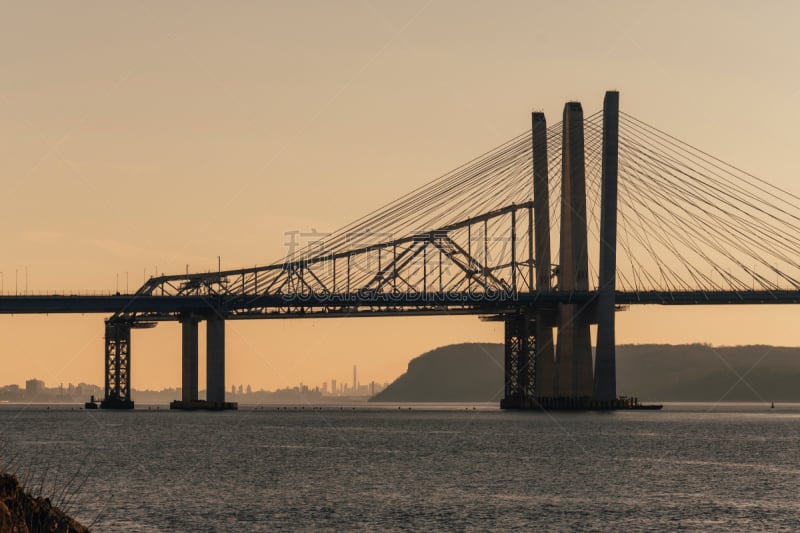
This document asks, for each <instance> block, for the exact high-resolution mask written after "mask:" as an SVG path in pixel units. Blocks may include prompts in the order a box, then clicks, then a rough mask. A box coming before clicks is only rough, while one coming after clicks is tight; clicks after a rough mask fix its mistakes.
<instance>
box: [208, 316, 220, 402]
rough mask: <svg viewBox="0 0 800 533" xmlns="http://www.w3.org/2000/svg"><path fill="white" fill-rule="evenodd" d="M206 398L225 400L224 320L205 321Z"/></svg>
mask: <svg viewBox="0 0 800 533" xmlns="http://www.w3.org/2000/svg"><path fill="white" fill-rule="evenodd" d="M206 400H207V401H209V402H219V403H222V402H224V401H225V320H224V319H222V318H219V317H214V318H209V319H208V322H206Z"/></svg>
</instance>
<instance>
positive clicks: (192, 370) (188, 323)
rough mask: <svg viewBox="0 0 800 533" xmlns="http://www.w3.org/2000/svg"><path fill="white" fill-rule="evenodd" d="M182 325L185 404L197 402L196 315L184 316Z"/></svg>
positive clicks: (183, 392)
mask: <svg viewBox="0 0 800 533" xmlns="http://www.w3.org/2000/svg"><path fill="white" fill-rule="evenodd" d="M180 323H181V369H182V370H181V377H182V379H181V386H182V387H183V391H182V394H181V399H182V400H183V401H184V402H196V401H197V361H198V357H197V346H198V343H197V330H198V328H197V325H198V323H199V320H198V318H197V317H196V316H194V315H191V314H189V315H183V316H181V318H180Z"/></svg>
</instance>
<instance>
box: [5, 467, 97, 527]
mask: <svg viewBox="0 0 800 533" xmlns="http://www.w3.org/2000/svg"><path fill="white" fill-rule="evenodd" d="M45 531H46V532H57V533H88V532H89V530H88V529H87V528H86V527H84V526H82V525H81V524H79V523H78V522H76V521H75V520H73V519H72V518H70V517H69V516H67V515H66V514H65V513H64V512H63V511H62V510H61V509H59V508H58V507H55V506H54V505H52V504H51V503H50V500H49V499H48V498H42V497H38V498H34V497H33V496H32V495H31V494H29V493H27V492H25V491H24V490H23V489H22V487H20V485H19V481H18V480H17V478H16V476H13V475H10V474H0V533H39V532H45Z"/></svg>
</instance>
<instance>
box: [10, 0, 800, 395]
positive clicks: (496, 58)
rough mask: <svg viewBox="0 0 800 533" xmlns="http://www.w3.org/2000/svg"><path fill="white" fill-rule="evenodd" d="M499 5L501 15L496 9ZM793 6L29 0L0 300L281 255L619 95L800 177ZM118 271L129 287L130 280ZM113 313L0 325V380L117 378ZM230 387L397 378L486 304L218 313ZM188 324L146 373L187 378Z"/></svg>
mask: <svg viewBox="0 0 800 533" xmlns="http://www.w3.org/2000/svg"><path fill="white" fill-rule="evenodd" d="M498 6H499V7H498ZM798 20H800V7H798V6H797V4H796V3H794V2H788V1H787V2H770V3H768V4H766V3H759V2H727V1H726V2H702V3H698V2H660V3H659V2H646V3H645V2H603V3H594V2H561V3H558V4H557V5H556V3H553V2H529V1H525V2H522V1H520V2H503V3H501V4H497V3H491V2H461V1H453V2H445V1H440V2H437V1H432V2H428V1H424V2H364V1H358V2H356V1H354V2H261V3H252V2H226V3H225V5H224V6H223V5H222V4H220V3H212V2H171V3H169V4H168V5H164V4H163V3H160V2H144V3H138V2H137V3H130V4H120V3H114V4H111V3H106V2H83V3H61V2H24V3H23V2H19V3H16V4H13V5H11V4H4V5H3V6H2V7H0V71H2V73H3V75H2V76H0V121H2V124H3V127H2V128H0V172H1V174H0V175H2V189H1V190H2V198H3V208H2V210H0V232H2V253H0V272H1V273H2V275H1V276H0V278H1V279H2V285H3V290H4V291H5V292H13V291H14V288H15V279H16V286H17V290H23V289H24V280H25V270H26V269H27V272H28V287H27V288H28V290H29V291H45V290H47V291H77V290H81V291H84V290H90V291H92V290H96V291H101V290H102V291H114V290H117V289H118V288H119V289H120V290H123V291H124V289H125V284H126V279H127V283H128V286H129V288H130V289H131V290H134V289H135V288H136V287H138V285H139V284H140V283H141V282H142V279H143V278H144V277H145V276H148V277H149V276H150V275H152V274H153V273H154V272H155V271H156V269H158V272H165V273H175V272H183V271H184V270H185V268H186V265H187V264H188V265H189V268H190V269H191V270H207V269H211V268H216V263H217V256H221V257H222V265H223V268H235V267H239V266H252V265H256V264H264V263H268V262H272V261H274V260H276V259H277V258H279V257H281V256H283V255H284V254H285V253H286V247H285V245H284V243H285V241H286V236H285V233H286V232H289V231H294V230H299V231H304V232H308V231H311V229H312V228H315V229H317V230H319V231H331V230H334V229H336V228H338V227H340V226H342V225H343V224H345V223H347V222H349V221H350V220H352V219H354V218H356V217H357V216H359V215H361V214H363V213H364V212H366V211H367V210H371V209H372V208H374V207H376V206H378V205H381V204H384V203H386V202H388V201H390V200H392V199H394V198H395V197H397V196H398V195H400V194H402V193H404V192H406V191H408V190H409V189H411V188H414V187H415V186H418V185H420V184H422V183H425V182H427V181H429V180H430V179H432V178H434V177H436V176H438V175H441V174H442V173H444V172H446V171H448V170H450V169H451V168H453V167H455V166H458V165H459V164H461V163H462V162H464V161H466V160H468V159H471V158H472V157H474V156H475V155H477V154H479V153H482V152H484V151H485V150H486V149H488V148H491V147H493V146H495V145H497V144H499V143H500V142H503V141H505V140H506V139H508V138H510V137H512V136H514V135H516V134H518V133H520V132H521V131H523V130H525V129H527V128H528V127H529V120H530V115H529V112H530V111H531V110H532V109H541V110H544V111H545V112H546V113H547V115H548V118H549V120H550V122H551V123H555V122H557V121H558V120H559V118H560V114H561V108H562V106H563V103H564V102H565V101H567V100H580V101H582V102H583V105H584V109H585V110H586V111H587V112H592V111H594V110H597V109H599V108H600V106H601V103H602V97H603V92H604V91H605V90H607V89H618V90H620V91H621V102H622V109H624V110H625V111H627V112H629V113H631V114H633V115H634V116H637V117H639V118H642V119H644V120H646V121H647V122H649V123H650V124H653V125H656V126H658V127H659V128H661V129H664V130H666V131H668V132H670V133H672V134H673V135H675V136H677V137H678V138H681V139H683V140H686V141H688V142H690V143H692V144H694V145H696V146H699V147H701V148H703V149H704V150H706V151H708V152H710V153H712V154H714V155H716V156H718V157H720V158H721V159H723V160H726V161H729V162H731V163H733V164H735V165H737V166H739V167H741V168H744V169H746V170H748V171H750V172H752V173H754V174H756V175H758V176H760V177H762V178H764V179H767V180H768V181H770V182H772V183H774V184H776V185H778V186H780V187H783V188H785V189H788V190H790V191H793V192H795V193H800V185H798V183H797V176H800V162H798V161H797V158H796V153H797V149H796V148H797V144H798V143H797V140H798V135H797V133H796V132H795V130H794V126H795V124H796V123H797V122H798V121H797V120H796V119H797V118H800V117H799V116H800V104H798V96H800V35H799V34H798V32H797V31H796V22H797V21H798ZM118 280H119V281H118ZM798 319H800V312H798V310H795V309H794V308H791V307H788V308H787V307H782V308H768V307H759V308H741V309H731V308H725V309H723V308H694V309H680V308H678V309H659V308H655V307H650V308H638V309H634V310H632V311H629V312H627V313H623V314H621V315H619V317H618V328H617V332H618V333H617V334H618V340H619V342H675V343H677V342H692V341H694V342H710V343H714V344H742V343H775V344H782V345H800V333H798V332H797V328H795V327H793V326H794V324H796V323H797V322H798ZM102 323H103V317H102V316H47V317H42V316H25V317H21V316H15V317H0V369H2V370H0V384H4V383H23V382H24V380H25V379H27V378H31V377H38V378H41V379H44V380H45V381H46V382H47V383H48V384H50V385H55V384H57V383H59V382H62V381H63V382H65V383H67V382H70V381H71V382H78V381H91V382H95V383H102V372H103V368H102V366H103V362H102V361H103V360H102V354H103V344H102V335H103V329H102ZM227 331H228V344H227V349H228V364H227V377H228V387H229V386H230V384H232V383H234V384H237V385H238V384H240V383H243V384H245V385H246V384H248V383H249V384H251V385H252V386H253V387H254V388H261V387H265V388H275V387H280V386H286V385H292V384H296V383H298V382H299V381H301V380H302V381H304V382H306V383H311V384H319V383H321V382H322V381H326V380H330V379H331V378H335V379H338V380H347V381H349V380H350V379H351V378H350V376H351V372H352V365H353V364H357V365H358V366H359V374H360V376H361V378H362V382H366V381H368V380H371V379H375V380H377V381H390V380H392V379H394V378H395V377H396V376H397V375H399V374H400V373H402V372H403V371H404V370H405V367H406V365H407V362H408V360H409V359H410V358H412V357H414V356H415V355H418V354H419V353H420V352H422V351H425V350H428V349H431V348H434V347H436V346H440V345H443V344H448V343H452V342H460V341H493V342H500V340H501V337H502V330H501V327H500V325H498V324H494V323H481V322H479V321H478V320H477V319H475V318H406V319H377V318H372V319H361V320H352V319H348V320H342V319H334V320H330V319H328V320H302V321H254V322H229V323H228V330H227ZM179 342H180V341H179V334H178V328H177V326H175V325H173V324H162V325H160V326H159V327H158V328H156V329H155V330H145V331H136V332H135V333H134V339H133V343H134V344H133V386H134V387H135V388H161V387H168V386H178V385H179V380H180V368H179V364H180V363H179Z"/></svg>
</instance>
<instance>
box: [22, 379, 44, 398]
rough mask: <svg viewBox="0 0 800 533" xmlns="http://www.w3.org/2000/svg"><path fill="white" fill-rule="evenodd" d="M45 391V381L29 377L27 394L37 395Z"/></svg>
mask: <svg viewBox="0 0 800 533" xmlns="http://www.w3.org/2000/svg"><path fill="white" fill-rule="evenodd" d="M42 392H44V381H42V380H41V379H35V378H34V379H29V380H28V381H26V382H25V394H26V395H28V396H37V395H39V394H41V393H42Z"/></svg>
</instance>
